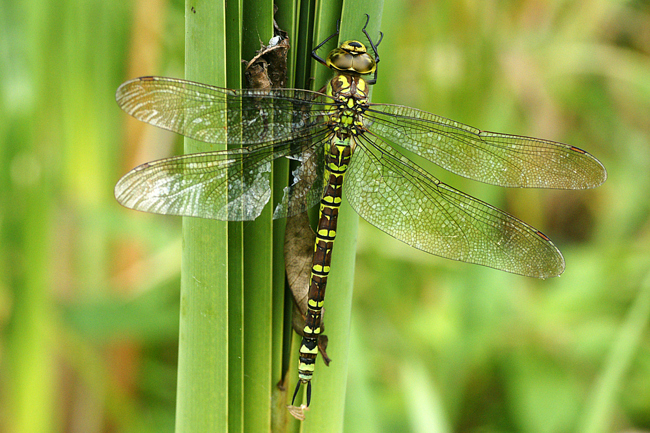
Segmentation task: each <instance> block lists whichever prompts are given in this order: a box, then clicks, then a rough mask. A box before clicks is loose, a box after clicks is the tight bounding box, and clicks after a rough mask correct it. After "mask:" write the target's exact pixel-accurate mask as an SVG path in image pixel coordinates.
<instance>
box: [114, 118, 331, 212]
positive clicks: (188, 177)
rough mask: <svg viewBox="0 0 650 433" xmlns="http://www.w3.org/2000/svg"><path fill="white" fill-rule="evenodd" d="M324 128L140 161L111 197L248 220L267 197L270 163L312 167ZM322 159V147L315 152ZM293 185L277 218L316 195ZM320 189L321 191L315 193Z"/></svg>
mask: <svg viewBox="0 0 650 433" xmlns="http://www.w3.org/2000/svg"><path fill="white" fill-rule="evenodd" d="M325 136H326V131H325V130H322V131H320V132H319V133H316V134H312V135H310V136H305V137H297V138H294V139H292V140H289V141H280V142H271V143H265V144H264V145H257V146H248V147H244V148H239V149H231V150H226V151H220V152H206V153H194V154H190V155H183V156H177V157H173V158H166V159H161V160H158V161H154V162H149V163H146V164H143V165H140V166H138V167H136V168H134V169H133V170H131V171H130V172H128V173H127V174H126V175H124V177H122V178H121V179H120V180H119V181H118V182H117V185H116V186H115V197H116V198H117V200H118V201H119V202H120V203H121V204H122V205H124V206H126V207H128V208H131V209H136V210H140V211H144V212H152V213H158V214H165V215H183V216H193V217H201V218H212V219H218V220H222V221H248V220H253V219H255V218H257V217H258V216H259V215H260V213H261V212H262V209H263V208H264V206H265V205H266V203H267V202H268V201H269V198H270V196H271V185H270V179H271V178H270V173H271V162H272V161H273V160H274V159H277V158H280V157H288V158H292V159H298V158H299V157H301V155H303V154H307V155H315V156H314V157H311V158H308V159H306V160H305V161H304V162H303V167H304V168H303V169H302V171H303V172H312V171H318V168H317V167H311V166H307V165H306V164H320V165H323V164H324V162H323V161H322V160H318V155H319V153H318V150H317V149H318V147H323V146H322V144H321V143H320V142H319V139H320V140H322V139H323V138H324V137H325ZM320 155H321V158H322V151H320ZM313 185H314V183H312V184H306V183H304V182H302V183H296V184H295V185H293V186H292V187H291V188H290V189H289V191H288V192H287V195H288V196H289V197H296V199H294V200H288V199H287V200H285V201H284V202H282V203H280V204H279V205H278V207H277V208H276V214H278V215H279V216H277V215H276V216H275V217H276V218H277V217H280V216H287V215H293V214H296V213H299V212H302V211H304V210H305V209H307V208H308V207H311V206H313V205H314V204H315V203H316V202H318V200H319V199H320V195H318V197H315V194H314V193H313V192H310V188H311V187H312V186H313ZM320 192H321V193H322V190H321V191H320Z"/></svg>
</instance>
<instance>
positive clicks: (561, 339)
mask: <svg viewBox="0 0 650 433" xmlns="http://www.w3.org/2000/svg"><path fill="white" fill-rule="evenodd" d="M183 23H184V18H183V3H182V1H180V0H174V1H171V2H170V1H165V0H140V1H122V2H110V1H108V2H106V1H99V0H67V1H45V0H32V1H23V2H2V3H1V4H0V32H1V36H0V79H1V81H0V116H1V117H0V119H2V120H1V121H0V140H2V142H1V145H0V164H1V169H0V190H1V191H2V194H0V201H1V203H2V204H1V206H0V233H1V236H2V238H1V243H0V431H6V432H64V431H65V432H83V433H92V432H108V431H111V432H147V431H151V432H171V431H173V426H174V404H175V403H174V402H175V381H176V359H177V347H178V296H179V279H180V277H179V272H180V251H181V249H180V248H181V245H180V244H181V242H180V218H175V217H163V216H157V215H145V214H142V213H137V212H133V211H129V210H126V209H123V208H121V207H120V206H119V205H118V204H117V203H116V201H115V200H114V198H113V186H114V184H115V182H116V181H117V179H118V178H119V177H120V176H121V175H122V174H124V173H125V172H126V171H127V170H128V169H130V168H132V167H134V166H135V165H137V164H139V163H142V162H146V161H149V160H152V159H156V158H159V157H163V156H168V155H170V154H172V153H173V152H174V151H175V150H174V149H175V148H176V147H177V146H178V144H179V143H180V141H179V137H176V136H173V135H171V134H168V133H166V132H164V131H160V130H158V129H156V128H153V127H149V126H146V125H144V124H138V123H137V122H135V121H132V119H129V118H127V116H126V115H125V114H123V113H122V112H121V111H120V110H119V108H118V107H117V105H116V104H115V102H114V92H115V89H116V88H117V86H118V85H119V84H120V83H121V82H122V81H124V80H126V79H127V78H132V77H135V76H140V75H154V74H155V75H167V76H174V77H182V76H183V45H184V42H183V35H184V29H183ZM382 30H383V32H384V34H385V38H384V41H383V42H382V44H381V47H380V54H381V63H380V66H379V68H380V72H379V82H378V85H377V86H375V88H374V94H373V100H374V101H376V102H388V103H396V104H403V105H407V106H412V107H416V108H420V109H423V110H427V111H431V112H434V113H436V114H439V115H442V116H445V117H449V118H452V119H455V120H458V121H460V122H464V123H468V124H470V125H473V126H476V127H479V128H482V129H487V130H492V131H500V132H508V133H513V134H521V135H531V136H537V137H542V138H547V139H552V140H557V141H562V142H566V143H570V144H572V145H574V146H577V147H580V148H583V149H585V150H587V151H589V152H590V153H592V154H593V155H595V156H596V157H598V158H599V159H600V160H601V161H602V162H603V163H604V165H605V166H606V167H607V169H608V172H609V179H608V180H607V182H606V183H605V184H604V185H603V186H601V187H599V188H597V189H595V190H591V191H542V190H516V189H512V190H505V189H503V188H496V187H492V186H487V185H482V184H478V183H476V182H472V181H469V180H466V179H463V178H460V177H458V176H454V175H451V174H448V173H445V172H444V171H443V170H441V169H438V168H436V167H427V168H430V169H431V171H432V173H433V174H434V175H435V176H437V177H439V178H441V179H442V180H443V181H445V182H448V183H450V184H452V185H453V186H454V187H456V188H459V189H461V190H463V191H465V192H467V193H469V194H471V195H473V196H476V197H478V198H480V199H482V200H484V201H487V202H489V203H491V204H494V205H496V206H498V207H500V208H501V209H504V210H506V211H508V212H510V213H512V214H514V215H515V216H517V217H519V218H521V219H523V220H524V221H526V222H528V223H530V224H532V225H534V226H535V227H537V228H539V229H540V230H542V231H544V233H546V234H547V235H548V236H550V237H551V238H552V239H553V241H554V242H555V243H556V245H558V247H559V248H560V249H561V250H562V251H563V253H564V255H565V258H566V262H567V269H566V272H565V273H564V274H563V275H562V276H561V277H560V278H554V279H551V280H546V281H538V280H534V279H530V278H525V277H519V276H515V275H510V274H506V273H503V272H499V271H495V270H492V269H487V268H482V267H479V266H473V265H468V264H463V263H457V262H452V261H448V260H444V259H440V258H437V257H434V256H430V255H427V254H425V253H422V252H419V251H416V250H414V249H412V248H410V247H408V246H406V245H404V244H402V243H400V242H398V241H396V240H394V239H392V238H390V237H389V236H387V235H385V234H383V233H382V232H380V231H379V230H377V229H375V228H373V227H371V226H369V225H367V224H365V223H364V222H363V221H362V223H361V226H360V233H359V242H358V254H357V267H356V277H355V293H354V307H353V325H352V330H351V332H352V348H351V350H352V354H351V360H350V366H349V370H350V375H349V380H348V393H347V396H346V399H347V400H346V401H347V403H346V431H357V432H432V431H439V432H446V431H458V432H540V433H546V432H549V433H550V432H573V431H581V432H596V431H603V432H610V431H611V432H615V431H616V432H618V431H647V430H650V334H649V333H648V331H647V320H648V317H649V314H650V313H649V311H650V277H649V276H648V275H649V270H650V266H649V265H650V231H649V229H650V225H649V218H648V217H649V216H648V213H649V211H650V115H649V113H650V2H648V1H643V0H631V1H613V0H612V1H603V0H592V1H585V0H581V1H561V0H520V1H495V2H490V1H487V2H486V1H452V0H439V1H424V0H421V1H415V0H411V1H400V0H385V7H384V15H383V19H382ZM125 137H129V140H126V139H125Z"/></svg>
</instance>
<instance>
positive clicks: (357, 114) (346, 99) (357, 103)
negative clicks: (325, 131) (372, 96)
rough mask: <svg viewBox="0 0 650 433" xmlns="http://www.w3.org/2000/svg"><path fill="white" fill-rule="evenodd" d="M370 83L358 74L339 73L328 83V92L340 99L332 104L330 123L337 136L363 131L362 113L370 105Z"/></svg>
mask: <svg viewBox="0 0 650 433" xmlns="http://www.w3.org/2000/svg"><path fill="white" fill-rule="evenodd" d="M368 90H369V87H368V83H367V82H366V80H364V79H363V78H361V77H360V76H358V75H356V74H338V75H337V76H335V77H334V78H332V79H331V80H330V82H329V83H328V84H327V90H326V94H327V95H329V96H331V97H332V98H334V99H336V100H337V101H338V103H337V104H335V105H332V106H331V115H330V125H331V127H332V129H333V131H334V132H335V133H336V135H337V136H347V135H357V134H359V133H361V132H362V131H363V120H362V114H363V112H364V111H365V110H366V108H367V106H368Z"/></svg>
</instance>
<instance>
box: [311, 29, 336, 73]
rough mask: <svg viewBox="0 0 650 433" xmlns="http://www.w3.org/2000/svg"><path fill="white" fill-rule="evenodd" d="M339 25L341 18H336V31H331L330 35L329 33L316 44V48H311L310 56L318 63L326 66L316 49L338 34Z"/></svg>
mask: <svg viewBox="0 0 650 433" xmlns="http://www.w3.org/2000/svg"><path fill="white" fill-rule="evenodd" d="M340 25H341V20H337V21H336V32H334V33H332V34H331V35H329V36H328V37H327V38H326V39H325V40H324V41H323V42H321V43H320V44H318V45H316V48H314V49H313V50H311V56H312V57H313V58H314V59H315V60H316V61H317V62H318V63H320V64H321V65H325V66H327V63H326V62H325V59H323V58H322V57H321V56H319V55H318V53H317V51H318V50H319V49H320V48H321V47H322V46H323V45H325V44H326V43H327V42H328V41H329V40H330V39H332V38H333V37H334V36H338V35H339V27H340Z"/></svg>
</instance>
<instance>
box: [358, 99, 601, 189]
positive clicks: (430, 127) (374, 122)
mask: <svg viewBox="0 0 650 433" xmlns="http://www.w3.org/2000/svg"><path fill="white" fill-rule="evenodd" d="M364 117H365V120H366V123H367V125H366V126H367V128H368V129H369V130H370V131H372V132H373V133H374V134H376V135H377V136H379V137H381V138H382V139H383V140H385V141H388V142H390V143H393V144H395V145H397V146H400V147H403V148H404V149H407V150H410V151H411V152H414V153H416V154H417V155H419V156H421V157H423V158H425V159H427V160H429V161H431V162H433V163H434V164H437V165H439V166H440V167H442V168H444V169H446V170H449V171H451V172H453V173H456V174H458V175H461V176H464V177H467V178H470V179H474V180H478V181H481V182H485V183H489V184H493V185H499V186H507V187H523V188H560V189H584V188H593V187H596V186H598V185H600V184H601V183H603V182H604V181H605V179H607V172H606V171H605V168H604V167H603V165H602V164H601V163H600V161H598V160H597V159H596V158H594V157H593V156H591V155H590V154H589V153H587V152H585V151H584V150H582V149H579V148H577V147H573V146H569V145H566V144H562V143H556V142H553V141H549V140H542V139H538V138H530V137H522V136H517V135H508V134H500V133H496V132H487V131H481V130H479V129H476V128H472V127H471V126H467V125H463V124H462V123H459V122H455V121H453V120H449V119H445V118H444V117H440V116H436V115H434V114H431V113H427V112H425V111H421V110H416V109H414V108H408V107H403V106H399V105H387V104H371V105H370V107H369V108H368V110H367V111H366V112H365V116H364Z"/></svg>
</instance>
